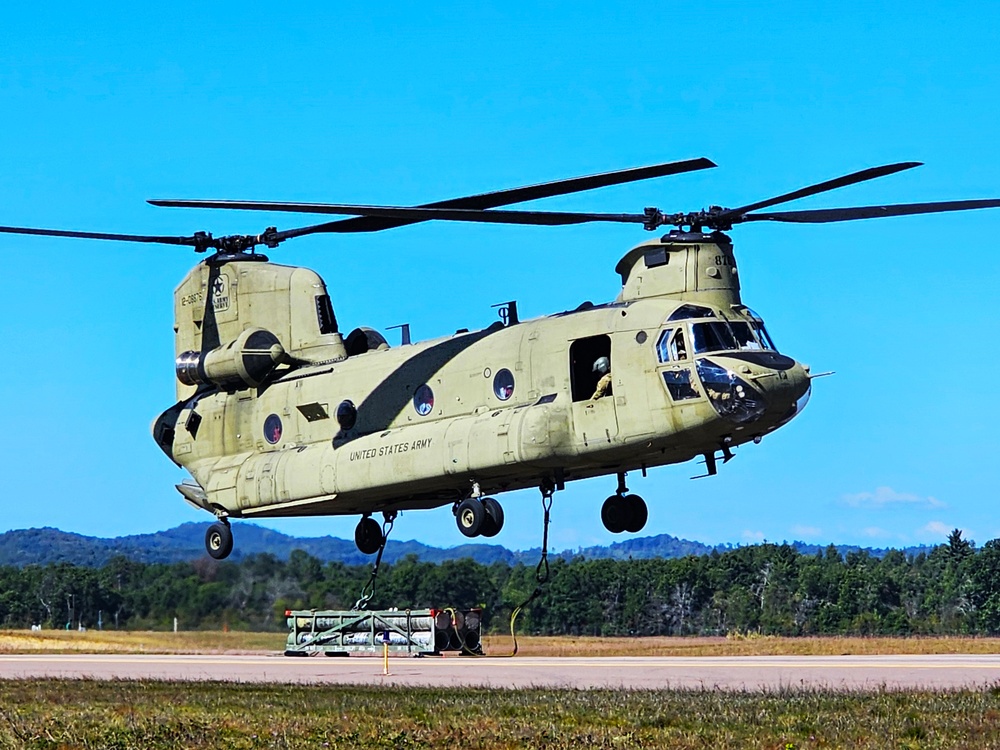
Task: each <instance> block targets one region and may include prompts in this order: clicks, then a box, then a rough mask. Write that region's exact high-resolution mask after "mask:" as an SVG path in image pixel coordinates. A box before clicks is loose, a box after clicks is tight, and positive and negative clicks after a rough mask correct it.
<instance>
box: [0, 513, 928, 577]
mask: <svg viewBox="0 0 1000 750" xmlns="http://www.w3.org/2000/svg"><path fill="white" fill-rule="evenodd" d="M206 528H207V524H204V523H185V524H181V525H180V526H177V527H175V528H172V529H167V530H166V531H157V532H155V533H152V534H136V535H133V536H120V537H115V538H112V539H102V538H100V537H93V536H83V535H82V534H73V533H70V532H66V531H60V530H59V529H54V528H48V527H47V528H42V529H21V530H16V531H8V532H5V533H3V534H0V565H14V566H17V567H22V566H25V565H47V564H49V563H69V564H72V565H86V566H90V567H100V566H101V565H104V564H105V563H106V562H108V561H109V560H110V559H111V558H113V557H115V556H117V555H123V556H125V557H127V558H129V559H130V560H135V561H136V562H144V563H171V562H182V561H185V560H195V559H198V558H201V557H204V556H205V547H204V538H205V529H206ZM236 536H237V543H236V549H235V551H234V552H233V555H232V559H234V560H238V559H240V558H241V557H246V556H248V555H255V554H260V553H264V552H267V553H270V554H272V555H274V556H275V557H277V558H280V559H287V558H288V556H289V555H290V554H291V553H292V550H296V549H301V550H303V551H305V552H307V553H309V554H310V555H312V556H313V557H317V558H319V559H320V560H324V561H335V562H342V563H344V564H346V565H363V564H366V563H370V562H371V560H372V558H371V557H370V556H368V555H362V554H361V553H360V552H358V550H357V548H356V547H355V546H354V542H353V541H348V540H345V539H338V538H337V537H332V536H321V537H294V536H289V535H288V534H282V533H281V532H279V531H274V530H272V529H266V528H264V527H263V526H257V525H256V524H252V523H240V524H239V527H238V528H237V530H236ZM791 545H792V546H793V547H795V548H796V549H797V550H798V551H799V552H801V553H803V554H815V553H817V552H821V551H823V550H824V549H826V546H825V545H815V544H806V543H804V542H792V543H791ZM728 549H732V545H728V544H720V545H715V546H714V547H713V546H710V545H707V544H702V543H701V542H692V541H689V540H687V539H678V538H677V537H675V536H671V535H670V534H658V535H656V536H647V537H636V538H632V539H626V540H624V541H621V542H614V543H613V544H610V545H607V546H594V547H585V548H578V549H575V550H563V551H561V552H558V553H556V554H557V555H558V556H560V557H565V558H567V559H569V558H573V557H584V558H587V559H609V558H610V559H616V560H624V559H628V558H630V557H631V558H636V559H639V558H652V557H660V558H676V557H685V556H687V555H707V554H710V553H711V552H713V551H719V552H723V551H725V550H728ZM861 549H865V550H866V551H867V552H868V553H869V554H871V555H873V556H876V557H882V556H883V555H885V554H886V552H888V550H887V549H872V548H861V547H857V546H850V545H837V550H838V551H839V552H840V553H841V554H845V553H847V552H854V551H858V550H861ZM930 550H931V547H908V548H906V549H903V550H902V551H903V552H904V553H906V554H917V553H919V552H929V551H930ZM539 552H540V549H539V548H537V547H536V548H534V549H529V550H520V551H511V550H508V549H507V548H506V547H501V546H500V545H495V544H461V545H458V546H457V547H448V548H441V547H431V546H429V545H426V544H423V543H421V542H417V541H412V540H411V541H404V542H397V541H390V542H389V543H388V545H386V549H385V556H384V558H383V559H384V560H385V561H386V562H389V563H392V562H395V561H397V560H400V559H402V558H403V557H405V556H407V555H416V556H417V558H419V559H420V560H423V561H425V562H432V563H440V562H444V561H446V560H460V559H463V558H472V559H473V560H475V561H476V562H478V563H481V564H483V565H490V564H492V563H495V562H502V563H506V564H508V565H514V564H516V563H518V562H523V563H525V564H532V565H534V564H535V562H536V561H537V560H538V555H539Z"/></svg>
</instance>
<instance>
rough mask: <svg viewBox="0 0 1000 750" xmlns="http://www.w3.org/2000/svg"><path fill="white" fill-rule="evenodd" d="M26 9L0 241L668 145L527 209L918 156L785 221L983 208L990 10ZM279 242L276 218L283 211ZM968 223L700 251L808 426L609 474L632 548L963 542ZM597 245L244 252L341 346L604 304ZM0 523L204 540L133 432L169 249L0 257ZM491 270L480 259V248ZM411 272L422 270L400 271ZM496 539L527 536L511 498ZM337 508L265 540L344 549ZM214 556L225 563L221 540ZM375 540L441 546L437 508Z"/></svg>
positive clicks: (562, 165)
mask: <svg viewBox="0 0 1000 750" xmlns="http://www.w3.org/2000/svg"><path fill="white" fill-rule="evenodd" d="M512 5H513V4H510V3H497V4H487V3H475V4H469V3H447V2H440V3H433V4H427V3H420V4H417V3H413V4H398V5H394V6H391V7H390V6H385V7H379V8H373V7H366V6H363V5H360V4H359V5H342V4H338V3H316V4H312V5H309V4H295V5H287V6H284V7H282V8H280V9H277V8H266V9H265V8H260V7H256V6H255V5H254V4H246V3H226V2H219V3H200V4H190V3H172V4H170V8H169V9H163V8H156V7H155V6H151V5H149V4H135V3H121V4H117V3H105V4H98V5H97V6H94V7H91V6H89V5H88V6H87V7H80V4H76V3H73V4H69V3H62V2H54V3H49V4H44V5H38V4H36V5H35V6H26V5H24V4H22V5H21V6H20V7H17V8H13V7H12V8H10V9H8V10H7V11H6V12H5V16H4V25H3V30H2V31H0V34H2V36H3V44H2V45H0V112H2V113H3V115H2V117H0V223H2V224H13V225H28V226H47V227H56V228H73V229H89V230H104V231H121V232H141V233H166V234H187V233H190V232H192V231H195V230H198V229H207V230H210V231H213V232H215V233H216V234H221V233H227V232H256V231H259V230H260V229H262V228H264V227H265V226H267V225H268V224H272V223H276V224H277V225H278V226H279V227H287V226H290V225H295V223H296V222H295V221H294V220H293V221H290V220H289V219H288V217H283V216H266V215H254V214H237V213H232V214H220V215H215V214H212V213H211V212H206V211H187V212H184V211H179V210H172V209H158V208H153V207H150V206H147V205H146V204H145V203H144V200H145V199H146V198H150V197H229V198H251V199H270V200H312V201H329V202H338V201H339V202H359V203H362V202H370V203H387V204H407V203H416V202H424V201H428V200H435V199H440V198H447V197H452V196H457V195H463V194H469V193H475V192H480V191H484V190H490V189H498V188H503V187H512V186H516V185H522V184H529V183H533V182H539V181H543V180H550V179H558V178H562V177H569V176H574V175H582V174H588V173H592V172H598V171H605V170H611V169H619V168H624V167H630V166H637V165H641V164H649V163H656V162H661V161H669V160H673V159H680V158H689V157H695V156H707V157H709V158H711V159H713V160H714V161H716V162H717V163H718V164H719V165H720V167H719V169H715V170H708V171H705V172H701V173H697V174H688V175H682V176H677V177H672V178H665V179H661V180H655V181H650V182H646V183H638V184H635V185H630V186H622V187H617V188H610V189H605V190H601V191H595V192H593V193H585V194H579V195H575V196H566V197H563V198H559V199H553V200H548V201H545V202H544V203H539V204H537V205H538V206H539V207H545V208H551V209H553V210H588V211H623V212H625V211H638V210H641V208H642V207H643V206H647V205H657V206H659V207H660V208H662V209H664V210H668V211H686V210H694V209H698V208H701V207H703V206H706V205H709V204H714V203H721V204H723V205H727V204H728V205H738V204H741V203H747V202H750V201H753V200H756V199H760V198H764V197H768V196H771V195H775V194H779V193H782V192H786V191H788V190H791V189H794V188H796V187H800V186H802V185H805V184H809V183H812V182H817V181H820V180H824V179H828V178H831V177H834V176H837V175H840V174H844V173H847V172H850V171H854V170H857V169H861V168H864V167H867V166H873V165H877V164H885V163H890V162H894V161H904V160H918V161H923V162H926V166H924V167H921V168H919V169H916V170H913V171H911V172H907V173H903V174H900V175H895V176H891V177H887V178H883V179H880V180H876V181H873V182H871V183H868V184H865V185H860V186H855V187H852V188H848V189H845V190H842V191H838V192H837V193H831V194H827V195H824V196H819V197H817V198H812V199H809V200H807V201H801V202H799V203H796V204H792V205H789V206H788V207H789V208H809V207H820V206H841V205H859V204H864V203H882V202H905V201H925V200H951V199H960V198H986V197H1000V140H998V138H997V133H996V122H997V115H998V107H997V103H996V98H997V94H998V92H1000V56H998V55H997V53H996V50H997V48H998V46H1000V45H998V43H1000V23H998V21H1000V19H998V17H997V16H998V15H1000V12H998V10H997V6H994V5H993V4H988V3H960V2H952V3H947V4H939V5H932V4H929V3H928V4H925V7H921V6H919V5H917V6H915V5H913V4H910V5H908V6H906V7H905V8H904V7H903V6H902V5H901V4H896V3H878V2H866V3H860V2H857V3H855V2H845V3H837V4H835V5H834V4H829V3H809V2H804V3H797V4H794V5H793V4H788V3H774V4H767V3H765V4H758V5H757V6H756V7H751V6H750V4H746V3H641V2H633V3H629V4H628V6H627V7H625V6H620V9H619V6H616V5H615V4H609V3H587V2H574V3H565V4H563V3H526V4H521V5H520V6H519V7H517V8H513V7H511V6H512ZM304 223H308V222H304ZM998 235H1000V209H998V210H994V211H982V212H978V213H970V214H952V215H938V216H925V217H913V218H899V219H887V220H883V221H868V222H855V223H851V224H843V225H827V226H803V227H798V226H791V225H768V224H760V225H744V226H741V227H738V228H737V229H736V230H734V232H733V236H734V239H735V241H736V247H737V258H738V261H739V263H740V267H741V275H742V279H743V285H744V300H745V301H746V302H747V303H748V304H749V305H750V306H752V307H754V308H755V309H757V310H758V311H759V312H760V313H762V314H763V315H764V317H765V319H766V320H767V322H768V325H769V328H770V329H771V333H772V335H773V336H774V338H775V339H776V341H777V343H778V346H779V348H781V349H782V350H784V351H786V352H788V353H789V354H791V355H793V356H795V357H796V358H797V359H800V360H802V361H805V362H808V363H809V364H810V365H812V367H813V368H814V369H815V370H817V371H823V370H836V371H837V375H836V376H834V377H830V378H825V379H823V380H820V381H817V382H816V383H815V387H814V393H813V398H812V402H811V403H810V405H809V407H808V409H807V410H806V411H805V413H804V414H803V415H802V416H801V417H799V418H798V419H796V420H795V421H794V422H793V423H791V424H790V425H788V426H787V427H785V428H783V429H782V430H781V431H779V432H778V433H776V434H774V435H772V436H769V437H768V438H767V439H765V441H764V442H763V443H762V444H761V445H760V446H748V447H747V448H744V449H742V450H741V451H740V452H739V454H738V456H737V458H736V460H734V461H732V462H731V463H729V464H728V465H726V466H725V467H724V468H723V469H722V471H721V472H720V475H719V476H717V477H714V478H710V479H700V480H697V481H691V480H690V479H689V477H691V476H693V475H694V474H697V473H700V467H699V466H696V465H695V464H688V465H684V466H677V467H668V468H664V469H658V470H655V471H652V472H651V473H650V476H649V477H648V478H646V479H641V478H639V477H630V478H629V479H630V487H631V488H632V489H633V490H634V491H636V492H638V493H640V494H642V495H643V496H644V497H645V498H646V500H647V501H648V503H649V505H650V521H649V524H648V526H647V527H646V530H645V531H644V532H643V533H650V534H652V533H661V532H667V533H671V534H675V535H677V536H682V537H687V538H691V539H699V540H702V541H706V542H732V543H746V542H749V541H755V540H758V539H765V538H766V539H768V540H782V539H789V540H791V539H803V540H807V541H812V542H821V543H822V542H831V541H832V542H845V543H847V542H851V543H862V544H871V545H878V546H885V545H901V544H912V543H917V542H936V541H940V540H942V539H943V538H944V535H945V534H946V533H947V531H948V530H949V529H951V528H953V527H955V526H957V527H960V528H963V529H966V530H967V531H968V533H969V535H971V536H972V537H973V538H974V539H976V540H977V541H979V542H980V543H982V542H985V541H986V540H988V539H991V538H994V537H997V536H1000V516H998V514H997V512H996V488H997V484H998V482H997V479H998V469H997V459H996V455H997V453H998V448H1000V445H998V442H1000V441H998V438H997V436H996V433H995V432H994V429H993V428H994V427H995V425H997V424H998V423H1000V407H998V399H997V398H996V397H994V395H993V392H992V391H993V387H992V385H991V381H990V380H988V379H987V378H986V376H987V375H991V373H995V372H996V371H997V369H998V365H1000V350H998V348H997V347H996V346H995V345H994V344H995V339H996V335H997V331H998V328H1000V327H998V323H1000V320H998V317H1000V315H998V310H997V304H996V301H997V291H996V290H997V288H998V282H1000V278H998V277H1000V271H998V266H997V263H998V258H997V253H996V245H997V242H998V240H997V237H998ZM645 238H646V235H645V234H644V233H643V232H642V230H641V229H638V228H636V227H629V226H613V225H609V226H597V225H593V226H582V227H565V228H527V227H496V226H486V225H483V226H474V225H471V226H463V225H447V224H423V225H420V226H414V227H408V228H402V229H396V230H392V231H388V232H383V233H377V234H372V235H358V236H343V237H336V236H329V237H322V236H319V237H312V238H304V239H301V240H298V241H296V242H294V243H287V244H285V245H283V246H282V247H281V248H280V249H278V250H276V251H273V252H272V257H273V258H274V259H275V260H278V261H280V262H287V263H295V264H302V265H306V266H309V267H312V268H315V269H316V270H317V271H319V272H320V273H321V274H322V275H323V276H324V277H325V279H326V281H327V283H328V285H329V287H330V291H331V295H332V297H333V301H334V305H335V308H336V311H337V316H338V318H339V320H340V321H341V325H342V326H343V327H344V328H351V327H354V326H356V325H370V326H373V327H376V328H380V329H384V328H386V327H388V326H390V325H394V324H398V323H403V322H409V323H410V324H411V327H412V330H413V334H414V337H415V338H429V337H433V336H438V335H443V334H448V333H451V332H453V331H454V330H455V329H457V328H463V327H469V328H475V327H482V326H485V325H488V324H489V323H490V322H492V320H493V316H494V315H495V311H492V310H490V309H489V305H490V304H492V303H495V302H502V301H505V300H508V299H515V298H516V299H517V300H518V303H519V306H520V310H521V315H522V317H533V316H537V315H542V314H545V313H548V312H554V311H559V310H564V309H567V308H570V307H574V306H576V305H577V304H579V303H580V302H581V301H583V300H585V299H590V300H594V301H602V300H609V299H611V298H613V297H614V296H615V295H616V294H617V292H618V289H619V282H618V277H617V276H616V274H615V273H614V270H613V269H614V265H615V263H616V262H617V260H618V258H619V257H620V256H621V255H622V254H624V253H625V252H626V251H627V250H628V248H629V247H630V246H632V245H633V244H635V243H637V242H639V241H642V240H643V239H645ZM0 257H2V258H3V272H4V277H5V279H4V281H5V284H4V293H3V294H2V295H0V333H2V337H3V341H4V342H5V343H6V352H7V357H8V359H9V364H8V366H7V367H6V368H5V373H4V377H3V378H2V379H0V397H2V402H3V404H4V408H5V409H6V415H5V416H6V424H7V429H5V430H4V431H3V435H2V437H0V455H2V456H3V459H2V460H3V466H4V468H5V471H4V480H5V481H4V483H5V492H4V498H5V499H4V500H3V501H0V508H2V511H3V512H2V514H0V530H5V529H9V528H24V527H31V526H57V527H60V528H63V529H67V530H71V531H77V532H81V533H85V534H96V535H102V536H112V535H120V534H128V533H140V532H146V531H153V530H156V529H162V528H167V527H170V526H173V525H175V524H177V523H180V522H183V521H189V520H207V517H206V516H205V514H201V513H199V512H196V511H193V510H191V509H190V508H189V507H188V506H187V505H186V504H185V503H184V502H183V501H182V500H181V498H180V496H179V495H178V494H177V493H176V491H175V490H174V489H173V484H175V483H176V482H178V481H180V480H181V479H182V478H183V476H184V475H183V473H182V472H181V471H180V470H178V469H177V468H176V467H174V466H173V465H172V464H171V463H170V462H169V461H167V460H166V459H165V458H164V457H163V455H162V454H161V453H160V452H159V450H158V449H157V448H156V447H155V445H154V444H153V442H152V440H151V439H150V437H149V423H150V421H151V420H152V419H153V418H154V416H155V415H156V414H158V413H159V412H160V411H161V410H162V409H163V408H165V407H167V406H169V405H170V404H171V403H172V395H173V378H174V375H173V363H172V359H173V356H172V331H171V326H172V289H173V287H174V286H175V285H176V284H177V283H178V282H179V281H180V280H181V278H182V277H183V275H184V274H185V272H186V270H187V268H188V267H189V266H190V265H191V264H192V263H193V262H194V261H195V257H194V256H193V255H192V254H191V253H189V252H188V251H185V250H183V249H174V248H155V247H146V246H132V245H118V244H115V243H97V242H89V241H77V242H74V241H69V240H58V239H42V238H29V237H0ZM501 258H502V259H504V261H505V262H498V259H501ZM418 271H419V273H418ZM613 489H614V479H613V478H605V479H597V480H591V481H587V482H583V483H578V484H575V485H572V486H570V487H569V488H568V489H567V491H566V492H564V493H560V494H559V495H557V497H556V503H555V508H554V511H553V521H554V526H553V531H552V539H553V541H554V545H555V546H556V547H558V548H565V547H575V546H578V545H589V544H594V543H606V542H610V541H612V540H614V539H616V538H619V537H612V535H610V534H608V533H606V532H605V530H604V529H603V527H602V526H601V524H600V521H599V509H600V504H601V502H602V501H603V499H604V498H605V497H606V496H607V495H608V494H610V493H611V492H612V491H613ZM503 499H504V503H505V508H506V511H507V519H508V520H507V525H506V527H505V529H504V531H503V533H502V534H501V535H500V536H499V537H497V539H496V541H498V542H501V543H503V544H506V545H507V546H510V547H515V548H517V547H527V546H532V545H536V544H538V542H539V533H540V529H539V524H540V510H539V508H538V500H537V493H534V492H522V493H515V494H512V495H508V496H506V497H505V498H503ZM355 521H356V519H353V518H350V519H339V520H338V519H307V520H297V521H286V522H280V523H275V524H273V525H274V526H275V527H277V528H280V529H282V530H284V531H288V532H290V533H294V534H300V535H313V534H326V533H332V534H335V535H339V536H345V537H346V536H350V534H351V533H352V532H353V526H354V523H355ZM236 533H237V544H238V543H239V537H238V533H239V531H238V528H237V530H236ZM395 534H396V535H397V538H400V539H405V538H417V539H421V540H422V541H426V542H428V543H433V544H439V545H450V544H456V543H458V542H460V541H463V539H462V538H461V537H460V536H459V534H458V532H457V530H456V529H455V526H454V522H453V519H452V516H451V513H450V510H449V509H447V508H442V509H439V510H436V511H429V512H413V513H407V514H405V515H404V516H403V518H402V519H401V521H400V522H399V523H398V524H397V529H396V532H395Z"/></svg>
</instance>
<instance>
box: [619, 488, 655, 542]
mask: <svg viewBox="0 0 1000 750" xmlns="http://www.w3.org/2000/svg"><path fill="white" fill-rule="evenodd" d="M622 502H623V503H624V504H625V531H627V532H629V533H630V534H635V533H636V532H639V531H642V527H643V526H645V525H646V519H648V518H649V509H648V508H647V507H646V501H645V500H643V499H642V498H641V497H639V496H638V495H626V496H625V497H623V498H622Z"/></svg>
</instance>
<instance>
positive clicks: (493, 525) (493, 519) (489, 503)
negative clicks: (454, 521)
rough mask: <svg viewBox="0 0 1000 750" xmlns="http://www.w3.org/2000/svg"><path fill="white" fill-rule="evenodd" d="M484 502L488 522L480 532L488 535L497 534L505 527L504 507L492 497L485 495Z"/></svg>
mask: <svg viewBox="0 0 1000 750" xmlns="http://www.w3.org/2000/svg"><path fill="white" fill-rule="evenodd" d="M482 503H483V510H485V511H486V522H485V523H484V524H483V530H482V531H481V532H480V534H482V535H483V536H487V537H491V536H496V535H497V534H499V533H500V529H502V528H503V507H502V506H501V505H500V503H498V502H497V501H496V500H495V499H493V498H492V497H484V498H483V500H482Z"/></svg>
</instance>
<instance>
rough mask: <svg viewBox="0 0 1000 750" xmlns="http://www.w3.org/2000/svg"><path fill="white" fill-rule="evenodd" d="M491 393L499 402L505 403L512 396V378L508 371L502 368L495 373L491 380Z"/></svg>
mask: <svg viewBox="0 0 1000 750" xmlns="http://www.w3.org/2000/svg"><path fill="white" fill-rule="evenodd" d="M493 393H495V394H496V397H497V398H498V399H500V400H501V401H506V400H507V399H509V398H510V397H511V396H513V395H514V376H513V375H511V372H510V370H508V369H506V368H504V369H503V370H498V371H497V374H496V377H494V378H493Z"/></svg>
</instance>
